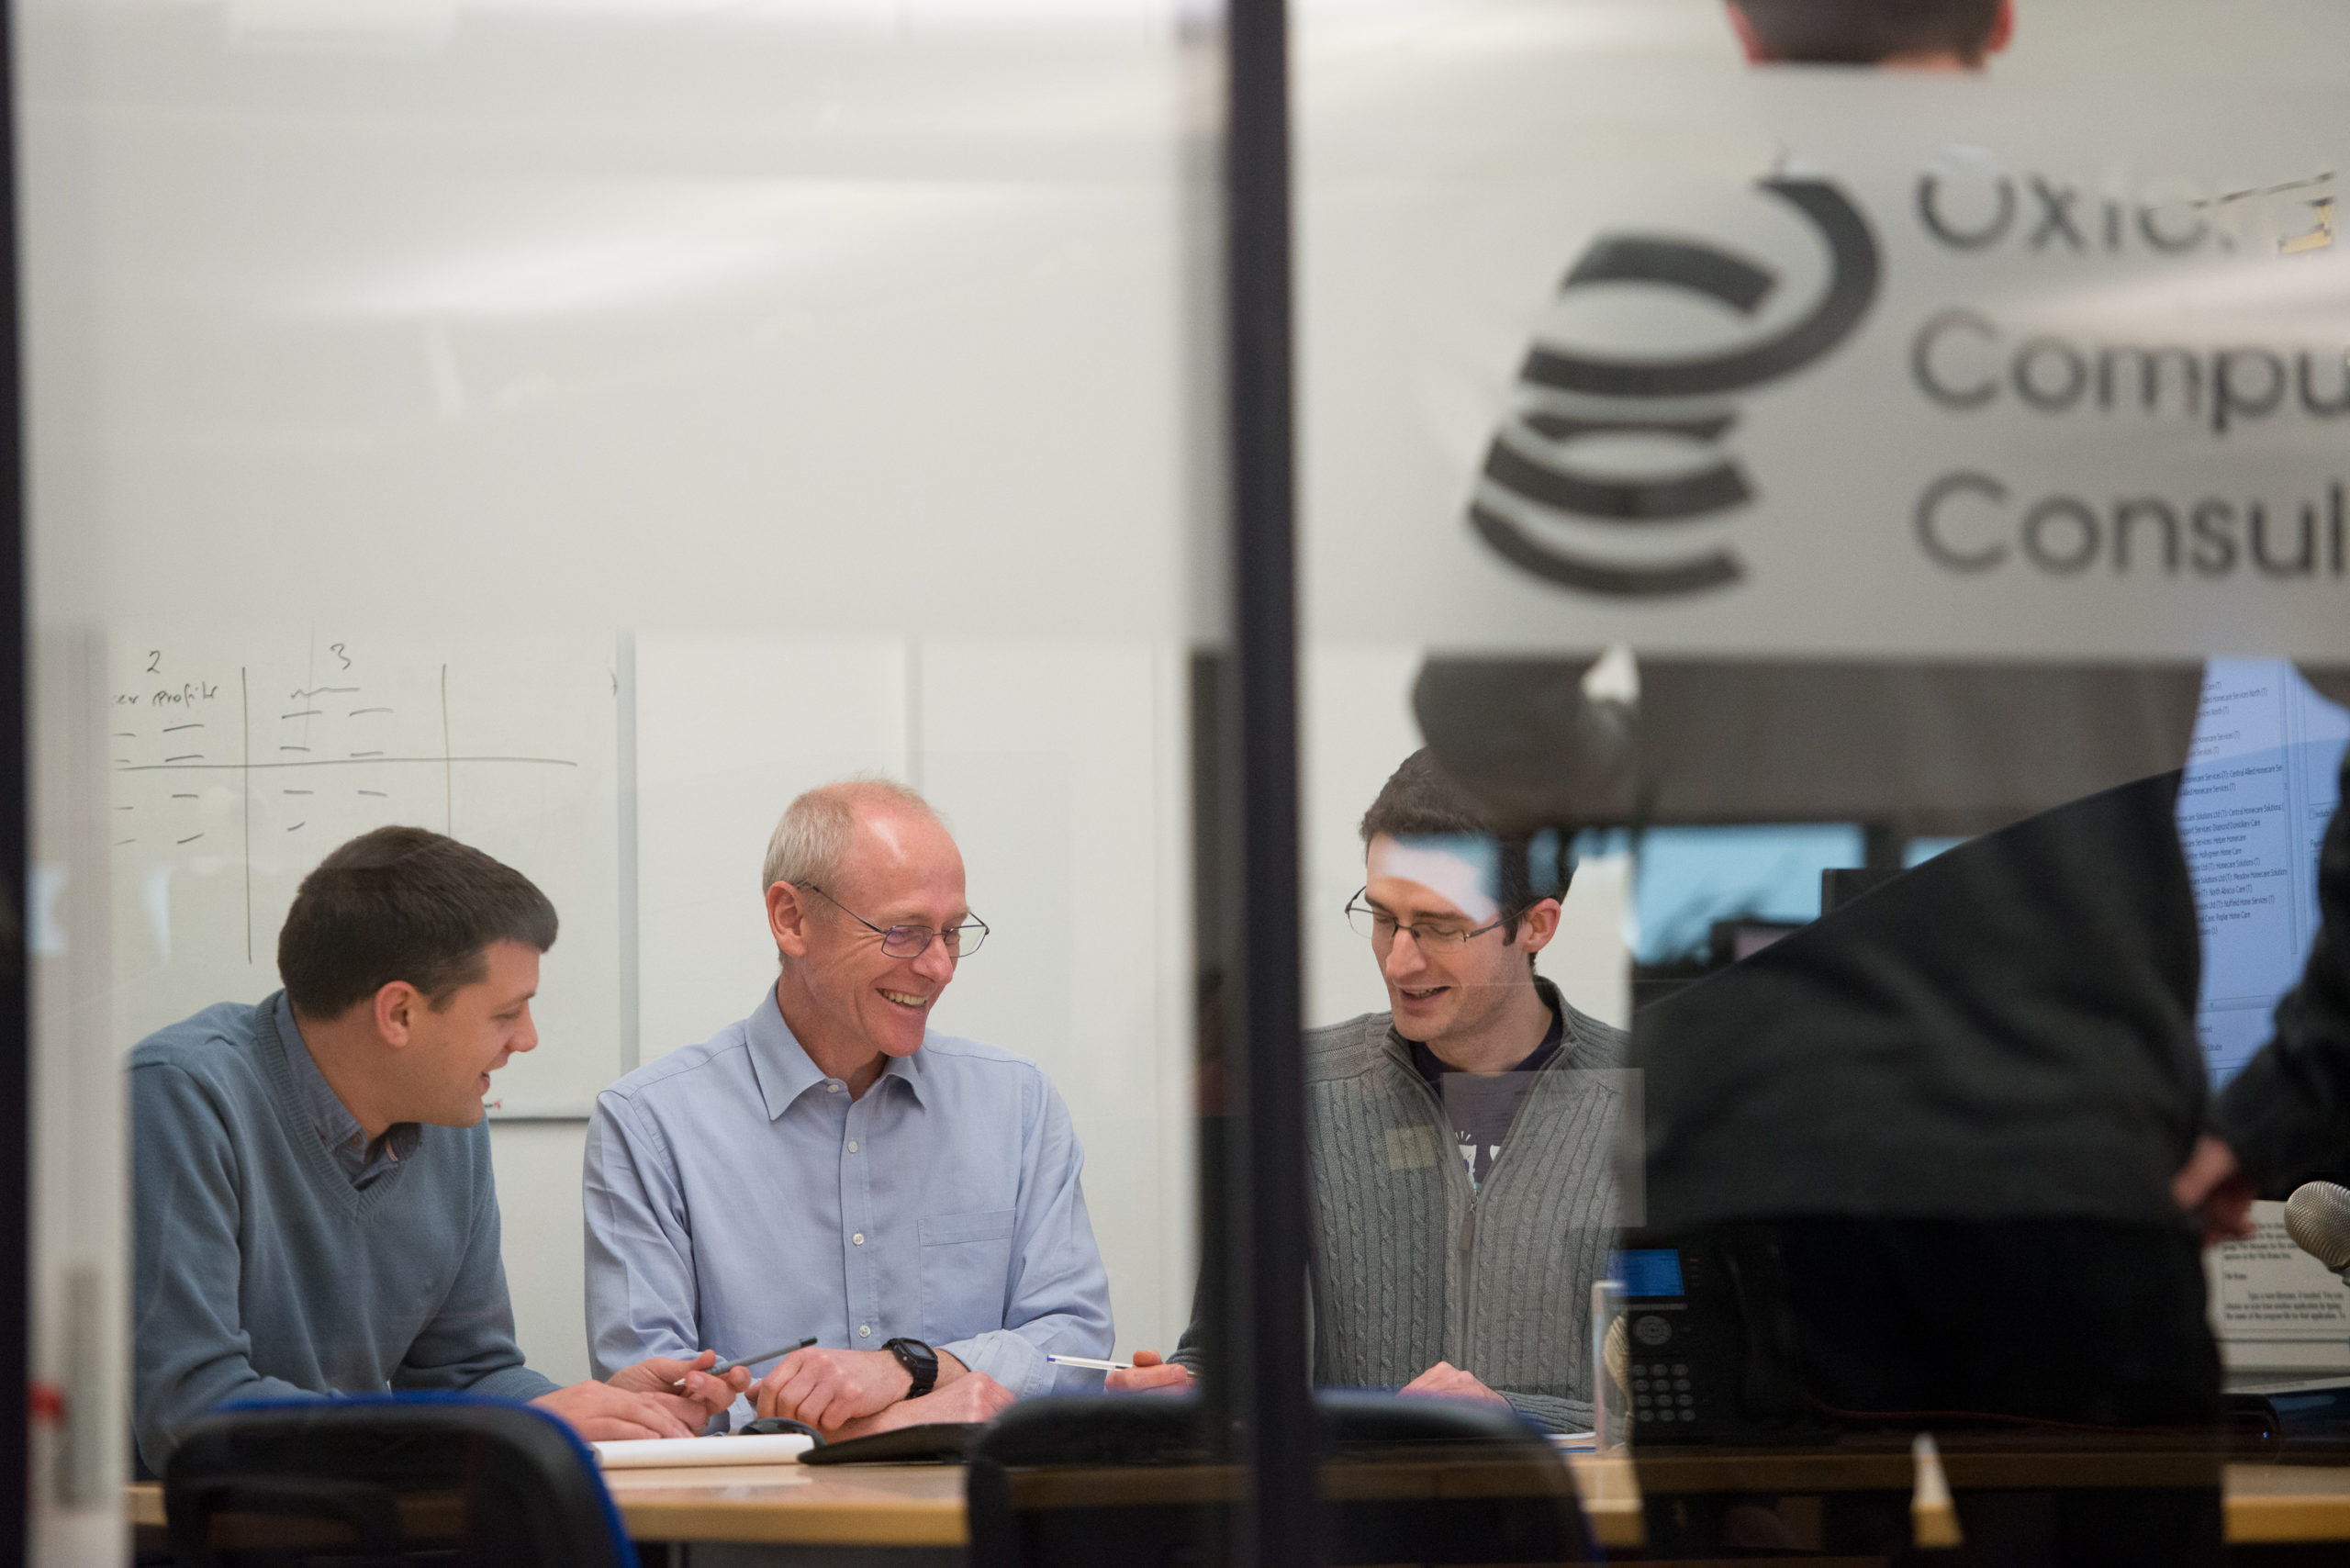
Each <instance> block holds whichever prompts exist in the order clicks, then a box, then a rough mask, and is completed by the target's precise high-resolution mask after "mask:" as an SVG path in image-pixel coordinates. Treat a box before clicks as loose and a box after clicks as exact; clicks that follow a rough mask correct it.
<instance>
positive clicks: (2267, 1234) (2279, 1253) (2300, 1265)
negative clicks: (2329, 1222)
mask: <svg viewBox="0 0 2350 1568" xmlns="http://www.w3.org/2000/svg"><path fill="white" fill-rule="evenodd" d="M2252 1217H2253V1219H2254V1221H2255V1224H2256V1225H2257V1226H2258V1227H2259V1228H2258V1230H2257V1232H2256V1233H2255V1235H2254V1236H2253V1237H2252V1238H2251V1239H2249V1240H2246V1241H2231V1242H2228V1243H2226V1244H2225V1245H2223V1246H2221V1247H2217V1248H2214V1249H2211V1250H2210V1251H2209V1252H2207V1253H2205V1254H2204V1268H2205V1270H2206V1271H2207V1273H2208V1274H2209V1275H2210V1283H2211V1294H2210V1304H2211V1327H2212V1329H2213V1331H2214V1332H2215V1333H2216V1334H2217V1336H2218V1338H2219V1339H2220V1342H2221V1350H2223V1351H2224V1353H2225V1355H2226V1357H2227V1362H2228V1365H2229V1366H2230V1367H2273V1368H2288V1367H2290V1368H2304V1369H2307V1370H2309V1371H2311V1372H2330V1371H2350V1287H2345V1286H2344V1284H2343V1282H2341V1281H2340V1280H2337V1279H2335V1278H2334V1277H2333V1273H2332V1272H2331V1271H2329V1270H2328V1269H2327V1268H2326V1267H2325V1265H2324V1264H2322V1263H2321V1262H2319V1261H2318V1260H2316V1259H2314V1258H2312V1257H2311V1256H2310V1255H2309V1254H2308V1253H2306V1252H2304V1251H2302V1250H2301V1249H2300V1248H2298V1247H2296V1246H2294V1245H2293V1240H2292V1238H2291V1237H2289V1236H2288V1235H2287V1234H2286V1232H2285V1205H2284V1204H2277V1203H2258V1204H2253V1205H2252Z"/></svg>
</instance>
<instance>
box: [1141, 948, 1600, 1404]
mask: <svg viewBox="0 0 2350 1568" xmlns="http://www.w3.org/2000/svg"><path fill="white" fill-rule="evenodd" d="M1536 984H1538V985H1539V986H1540V987H1541V989H1542V992H1543V995H1544V998H1545V1000H1547V1001H1549V1002H1550V1003H1551V1005H1553V1006H1554V1007H1557V1008H1558V1009H1559V1011H1560V1015H1561V1017H1562V1018H1563V1019H1564V1020H1565V1023H1566V1031H1565V1037H1564V1039H1563V1041H1562V1042H1561V1049H1560V1051H1559V1054H1558V1055H1557V1056H1556V1057H1555V1058H1552V1059H1551V1061H1550V1064H1549V1065H1547V1066H1546V1067H1544V1068H1543V1069H1542V1070H1540V1071H1539V1073H1537V1074H1536V1082H1535V1087H1534V1090H1533V1092H1531V1093H1529V1094H1528V1095H1527V1097H1526V1102H1525V1103H1524V1105H1523V1106H1522V1107H1521V1108H1520V1109H1519V1111H1518V1114H1517V1119H1516V1121H1515V1122H1514V1123H1512V1124H1511V1126H1510V1130H1509V1136H1508V1137H1506V1138H1505V1140H1504V1141H1503V1144H1502V1150H1501V1153H1500V1154H1499V1155H1498V1156H1496V1157H1495V1159H1494V1166H1493V1170H1492V1171H1491V1173H1490V1174H1489V1175H1488V1176H1487V1177H1486V1179H1485V1184H1484V1187H1483V1190H1481V1191H1472V1189H1471V1187H1470V1185H1469V1173H1468V1171H1467V1170H1466V1169H1464V1167H1463V1165H1462V1163H1461V1160H1460V1158H1459V1156H1458V1155H1457V1154H1455V1152H1454V1150H1453V1144H1454V1138H1453V1134H1452V1130H1451V1126H1450V1125H1449V1122H1448V1121H1447V1120H1446V1118H1445V1114H1444V1110H1443V1107H1442V1106H1441V1105H1439V1104H1438V1103H1437V1098H1436V1096H1435V1094H1433V1093H1432V1092H1430V1091H1429V1089H1428V1086H1427V1082H1426V1081H1425V1080H1423V1079H1422V1078H1421V1077H1420V1075H1419V1072H1418V1071H1417V1070H1416V1069H1415V1068H1414V1067H1413V1065H1412V1058H1411V1048H1410V1047H1409V1046H1408V1045H1406V1044H1405V1043H1404V1039H1403V1037H1402V1036H1399V1035H1397V1034H1396V1033H1395V1031H1394V1028H1393V1019H1392V1015H1391V1014H1385V1013H1366V1014H1363V1015H1362V1016H1360V1017H1359V1018H1351V1019H1348V1021H1347V1022H1345V1023H1343V1024H1333V1025H1328V1026H1327V1027H1326V1028H1320V1029H1315V1030H1313V1031H1310V1032H1309V1033H1308V1034H1307V1035H1306V1036H1305V1042H1304V1044H1305V1094H1306V1102H1305V1103H1306V1113H1305V1114H1306V1137H1307V1141H1308V1149H1307V1156H1308V1172H1309V1179H1310V1181H1311V1182H1312V1187H1313V1192H1312V1196H1311V1202H1312V1204H1313V1221H1314V1223H1313V1225H1312V1227H1311V1228H1312V1238H1311V1240H1312V1247H1313V1256H1312V1263H1313V1279H1312V1286H1313V1298H1314V1378H1315V1383H1317V1384H1319V1385H1321V1386H1324V1387H1342V1388H1379V1387H1385V1388H1393V1387H1398V1386H1400V1385H1402V1384H1404V1383H1408V1382H1410V1381H1411V1380H1412V1379H1413V1378H1415V1377H1416V1376H1418V1375H1419V1374H1420V1373H1421V1372H1425V1371H1427V1369H1428V1368H1429V1367H1430V1366H1433V1365H1434V1364H1435V1363H1436V1362H1438V1361H1450V1362H1451V1363H1452V1364H1453V1365H1454V1366H1456V1367H1460V1368H1462V1369H1463V1370H1465V1371H1467V1372H1472V1373H1474V1374H1475V1375H1476V1376H1477V1377H1478V1378H1479V1379H1480V1380H1481V1381H1482V1382H1483V1383H1485V1385H1486V1386H1487V1387H1489V1388H1492V1389H1494V1391H1496V1392H1497V1393H1500V1394H1504V1395H1505V1397H1507V1398H1508V1400H1509V1402H1510V1404H1511V1406H1513V1407H1515V1408H1516V1410H1517V1412H1518V1414H1519V1415H1521V1416H1523V1417H1526V1418H1527V1419H1528V1420H1530V1421H1532V1422H1533V1423H1534V1424H1535V1425H1537V1426H1539V1427H1541V1428H1545V1429H1547V1430H1550V1431H1581V1430H1585V1429H1587V1428H1589V1427H1590V1425H1591V1364H1590V1363H1591V1350H1590V1326H1591V1286H1592V1282H1593V1281H1594V1280H1596V1279H1598V1278H1600V1277H1601V1275H1602V1274H1603V1272H1604V1271H1606V1264H1607V1253H1608V1251H1609V1249H1611V1248H1612V1247H1613V1246H1614V1244H1615V1235H1616V1226H1617V1223H1618V1205H1617V1163H1616V1162H1617V1158H1618V1154H1619V1150H1618V1146H1617V1137H1618V1133H1619V1131H1620V1130H1621V1126H1622V1124H1623V1120H1624V1117H1625V1115H1626V1114H1627V1113H1628V1112H1629V1113H1630V1114H1635V1115H1637V1114H1638V1107H1637V1105H1633V1104H1628V1099H1629V1095H1628V1076H1627V1074H1626V1073H1625V1072H1624V1071H1623V1070H1622V1069H1623V1067H1624V1058H1625V1055H1626V1047H1627V1041H1626V1038H1625V1036H1624V1033H1623V1031H1621V1030H1620V1029H1615V1028H1611V1027H1610V1026H1609V1025H1606V1024H1602V1023H1600V1022H1599V1021H1598V1020H1597V1019H1595V1018H1592V1017H1589V1016H1587V1015H1585V1014H1582V1013H1579V1012H1577V1011H1576V1010H1575V1009H1574V1008H1573V1007H1572V1006H1570V1005H1568V1004H1567V1003H1565V1002H1563V1001H1562V1000H1561V998H1560V996H1559V994H1558V992H1557V991H1555V990H1554V989H1553V988H1552V987H1551V986H1550V983H1549V982H1548V981H1545V980H1537V981H1536ZM1199 1344H1200V1327H1199V1325H1197V1324H1196V1323H1195V1324H1193V1325H1192V1327H1191V1328H1189V1329H1187V1330H1186V1331H1185V1332H1184V1335H1183V1338H1182V1342H1181V1346H1180V1347H1179V1349H1178V1350H1177V1353H1176V1355H1175V1357H1174V1359H1175V1360H1177V1361H1182V1362H1184V1363H1186V1364H1187V1365H1190V1366H1192V1368H1193V1370H1194V1371H1196V1370H1197V1368H1198V1363H1199Z"/></svg>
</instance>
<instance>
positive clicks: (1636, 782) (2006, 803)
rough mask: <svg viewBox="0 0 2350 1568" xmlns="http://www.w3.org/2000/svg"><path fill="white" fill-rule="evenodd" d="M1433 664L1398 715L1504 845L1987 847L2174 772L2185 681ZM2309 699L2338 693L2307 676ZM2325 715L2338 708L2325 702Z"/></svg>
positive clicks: (1950, 671)
mask: <svg viewBox="0 0 2350 1568" xmlns="http://www.w3.org/2000/svg"><path fill="white" fill-rule="evenodd" d="M1600 659H1601V655H1597V654H1593V655H1564V656H1561V657H1557V658H1541V659H1532V658H1471V657H1453V656H1447V655H1436V656H1433V657H1431V658H1429V660H1428V661H1427V664H1426V665H1424V666H1422V667H1421V670H1420V674H1419V678H1418V679H1417V681H1416V684H1415V685H1414V687H1413V691H1412V710H1413V713H1414V715H1415V717H1416V719H1417V720H1418V721H1419V725H1420V731H1421V733H1422V734H1425V735H1426V736H1427V742H1428V748H1429V749H1430V750H1431V751H1432V752H1434V753H1435V754H1436V758H1437V761H1438V763H1439V764H1440V765H1442V767H1443V768H1444V771H1445V772H1446V774H1447V775H1449V777H1450V778H1452V779H1453V780H1454V781H1456V782H1457V783H1459V784H1460V787H1461V788H1462V789H1464V790H1468V791H1469V792H1470V793H1471V794H1472V795H1474V796H1475V797H1476V798H1477V799H1478V801H1480V802H1481V803H1483V805H1484V807H1485V809H1486V810H1487V811H1488V812H1492V813H1493V814H1494V818H1495V819H1496V822H1497V823H1498V824H1499V825H1500V826H1501V828H1502V829H1503V830H1504V831H1505V832H1509V831H1515V832H1527V833H1533V832H1539V831H1540V830H1541V829H1543V828H1549V827H1557V828H1566V829H1570V830H1572V829H1577V828H1586V827H1616V826H1635V827H1639V826H1652V825H1666V824H1677V823H1697V824H1714V823H1771V822H1865V823H1889V824H1892V825H1893V826H1895V827H1896V828H1897V829H1898V830H1899V831H1900V832H1901V833H1902V834H1904V835H1908V836H1918V835H1943V834H1951V835H1956V834H1978V833H1984V832H1986V831H1988V830H1990V829H1993V828H1997V827H2003V826H2005V825H2007V824H2008V823H2012V822H2015V821H2017V820H2018V819H2020V818H2022V817H2026V816H2030V815H2031V814H2032V813H2033V812H2043V811H2048V810H2050V809H2052V808H2053V807H2056V806H2061V805H2063V804H2065V802H2067V801H2077V800H2079V799H2081V798H2082V797H2084V796H2087V795H2093V794H2097V793H2098V792H2100V791H2103V790H2110V789H2112V788H2114V787H2115V786H2117V785H2121V784H2126V783H2129V782H2130V781H2131V780H2132V779H2137V778H2145V777H2147V776H2148V775H2150V774H2157V773H2163V772H2165V771H2167V770H2170V769H2173V768H2176V767H2178V766H2179V765H2180V764H2181V763H2183V762H2184V761H2185V760H2186V757H2187V743H2188V736H2189V735H2190V734H2192V733H2193V731H2194V727H2195V711H2196V707H2197V704H2198V702H2199V699H2200V696H2201V693H2202V689H2203V669H2202V666H2201V665H2200V664H2199V663H2188V664H2175V665H2119V664H2115V665H2098V664H2085V663H2068V664H2057V663H2027V662H2022V661H2016V662H2002V663H1997V664H1987V663H1957V662H1944V663H1926V662H1908V663H1896V662H1889V661H1883V660H1878V661H1866V662H1863V661H1859V660H1825V659H1812V660H1784V659H1782V660H1774V659H1736V660H1731V659H1695V658H1643V659H1641V660H1639V665H1638V678H1637V690H1638V697H1637V699H1636V700H1632V701H1629V702H1626V701H1620V700H1608V699H1607V698H1606V697H1605V696H1601V695H1597V694H1595V693H1594V692H1591V691H1589V690H1587V689H1586V688H1587V687H1589V686H1593V685H1595V684H1596V682H1595V681H1594V680H1593V679H1591V677H1593V676H1594V675H1595V666H1597V665H1598V664H1599V662H1600ZM2302 674H2303V676H2304V677H2305V678H2307V679H2309V680H2310V681H2311V684H2312V685H2315V686H2316V687H2317V688H2318V689H2320V690H2321V691H2323V692H2325V693H2327V694H2328V695H2329V696H2333V695H2335V694H2336V693H2342V694H2344V695H2350V675H2345V672H2343V671H2340V670H2321V669H2311V668H2304V669H2303V670H2302ZM2336 700H2340V698H2338V697H2337V698H2336Z"/></svg>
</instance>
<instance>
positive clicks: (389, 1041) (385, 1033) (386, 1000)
mask: <svg viewBox="0 0 2350 1568" xmlns="http://www.w3.org/2000/svg"><path fill="white" fill-rule="evenodd" d="M430 1006H431V1002H428V1001H426V1000H425V996H424V993H423V992H422V991H419V990H417V989H416V987H414V986H412V985H410V984H408V981H406V980H393V981H391V982H390V983H388V984H386V986H385V987H384V988H383V989H382V990H380V991H376V992H375V1033H376V1034H377V1035H379V1036H382V1037H383V1041H384V1043H385V1044H386V1045H387V1046H405V1045H407V1044H408V1040H409V1038H410V1037H411V1036H412V1034H413V1031H414V1030H415V1028H416V1020H417V1015H418V1014H420V1013H422V1012H423V1011H424V1010H425V1009H426V1008H428V1007H430Z"/></svg>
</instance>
